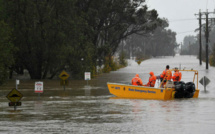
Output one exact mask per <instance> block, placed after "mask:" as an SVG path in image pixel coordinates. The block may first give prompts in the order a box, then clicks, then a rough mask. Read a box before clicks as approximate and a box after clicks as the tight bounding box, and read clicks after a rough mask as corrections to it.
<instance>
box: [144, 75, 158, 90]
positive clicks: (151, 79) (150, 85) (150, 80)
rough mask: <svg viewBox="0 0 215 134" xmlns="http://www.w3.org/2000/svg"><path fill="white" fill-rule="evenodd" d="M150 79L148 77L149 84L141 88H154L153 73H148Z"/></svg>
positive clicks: (154, 78) (154, 77) (154, 79)
mask: <svg viewBox="0 0 215 134" xmlns="http://www.w3.org/2000/svg"><path fill="white" fill-rule="evenodd" d="M149 75H150V77H149V82H148V83H147V84H145V85H143V86H147V87H154V86H155V82H156V76H155V75H154V73H153V72H150V73H149Z"/></svg>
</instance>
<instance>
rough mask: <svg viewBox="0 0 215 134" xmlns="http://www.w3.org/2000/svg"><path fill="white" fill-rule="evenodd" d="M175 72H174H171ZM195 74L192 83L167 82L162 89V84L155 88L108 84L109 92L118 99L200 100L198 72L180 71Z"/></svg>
mask: <svg viewBox="0 0 215 134" xmlns="http://www.w3.org/2000/svg"><path fill="white" fill-rule="evenodd" d="M171 71H173V70H171ZM179 71H188V72H194V77H193V80H192V81H190V82H187V83H185V82H183V81H180V82H176V83H174V82H172V81H167V83H166V85H165V86H164V87H162V83H163V82H160V83H159V84H157V86H155V87H146V86H135V85H130V84H120V83H110V82H107V86H108V89H109V92H110V93H111V94H113V95H115V96H116V97H118V98H131V99H155V100H171V99H175V98H198V96H199V89H198V71H197V70H179Z"/></svg>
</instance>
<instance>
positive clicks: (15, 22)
mask: <svg viewBox="0 0 215 134" xmlns="http://www.w3.org/2000/svg"><path fill="white" fill-rule="evenodd" d="M144 2H145V1H144V0H135V1H130V0H117V1H112V0H105V1H98V0H90V1H86V0H67V1H32V0H10V1H8V0H0V3H1V6H0V14H1V16H2V19H3V20H5V22H6V23H7V24H8V25H9V26H10V27H11V28H12V29H13V31H12V38H13V39H14V40H13V42H12V43H13V44H14V46H15V47H16V48H17V51H16V52H14V53H13V55H14V57H15V59H14V60H15V64H14V65H13V66H12V67H11V69H12V70H13V71H15V72H17V73H19V74H21V73H23V70H24V69H26V70H27V71H28V72H29V74H30V76H31V79H45V78H53V77H54V76H56V74H58V73H59V72H60V71H62V70H63V69H66V70H67V71H68V72H69V73H71V76H72V77H73V78H82V77H83V72H84V71H86V70H88V71H90V72H92V73H93V74H96V65H97V63H96V62H97V59H99V58H100V59H105V69H104V70H105V72H109V71H113V70H116V69H118V68H119V64H118V62H116V61H113V58H112V57H111V56H113V55H114V54H115V52H116V51H117V49H118V47H119V44H120V43H121V41H122V40H124V39H126V38H127V37H129V36H131V35H132V34H134V33H137V34H139V35H147V34H151V33H152V31H153V30H155V29H156V28H157V27H158V26H159V25H161V22H162V21H161V20H160V19H159V18H158V13H157V11H156V10H148V7H147V6H146V5H144ZM1 9H2V10H1ZM105 57H108V58H105ZM82 58H83V59H84V62H83V61H81V59H82ZM124 59H125V56H124V55H123V54H122V55H120V59H119V63H120V64H121V65H122V66H126V64H127V63H126V62H125V60H124Z"/></svg>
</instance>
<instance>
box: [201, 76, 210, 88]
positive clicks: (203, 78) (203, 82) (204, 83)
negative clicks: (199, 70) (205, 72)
mask: <svg viewBox="0 0 215 134" xmlns="http://www.w3.org/2000/svg"><path fill="white" fill-rule="evenodd" d="M199 82H200V83H201V84H202V85H203V86H207V85H208V84H209V83H210V80H209V79H208V78H207V77H206V76H204V77H202V78H201V80H200V81H199Z"/></svg>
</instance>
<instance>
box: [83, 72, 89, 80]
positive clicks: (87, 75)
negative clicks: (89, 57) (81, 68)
mask: <svg viewBox="0 0 215 134" xmlns="http://www.w3.org/2000/svg"><path fill="white" fill-rule="evenodd" d="M84 76H85V80H90V79H91V76H90V72H85V75H84Z"/></svg>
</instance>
